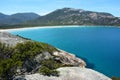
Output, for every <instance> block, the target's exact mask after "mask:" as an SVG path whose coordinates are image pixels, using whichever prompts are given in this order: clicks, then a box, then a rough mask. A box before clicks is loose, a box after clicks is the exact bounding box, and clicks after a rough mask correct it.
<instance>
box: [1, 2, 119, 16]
mask: <svg viewBox="0 0 120 80" xmlns="http://www.w3.org/2000/svg"><path fill="white" fill-rule="evenodd" d="M64 7H69V8H76V9H84V10H89V11H97V12H108V13H111V14H113V15H114V16H117V17H120V0H0V12H1V13H4V14H8V15H10V14H14V13H23V12H34V13H37V14H39V15H45V14H48V13H50V12H52V11H54V10H56V9H61V8H64Z"/></svg>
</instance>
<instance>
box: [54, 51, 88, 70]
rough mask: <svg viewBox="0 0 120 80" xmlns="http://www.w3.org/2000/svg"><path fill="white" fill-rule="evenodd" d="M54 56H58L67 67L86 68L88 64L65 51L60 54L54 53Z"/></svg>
mask: <svg viewBox="0 0 120 80" xmlns="http://www.w3.org/2000/svg"><path fill="white" fill-rule="evenodd" d="M53 55H54V56H58V57H59V58H60V59H59V60H60V61H61V62H62V63H64V64H66V65H73V66H79V67H82V68H84V67H85V66H86V63H85V62H84V61H83V60H82V59H80V58H77V57H76V56H75V55H74V54H71V53H68V52H65V51H63V50H60V52H54V53H53Z"/></svg>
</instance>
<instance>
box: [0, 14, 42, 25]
mask: <svg viewBox="0 0 120 80" xmlns="http://www.w3.org/2000/svg"><path fill="white" fill-rule="evenodd" d="M38 17H40V16H39V15H38V14H35V13H16V14H13V15H5V14H2V13H0V26H6V25H15V24H20V23H23V22H25V21H29V20H34V19H37V18H38Z"/></svg>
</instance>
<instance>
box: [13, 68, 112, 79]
mask: <svg viewBox="0 0 120 80" xmlns="http://www.w3.org/2000/svg"><path fill="white" fill-rule="evenodd" d="M57 70H58V71H59V72H60V76H59V77H54V76H50V77H48V76H43V75H40V74H38V73H36V74H32V75H25V76H24V77H22V76H17V77H16V78H17V79H22V80H111V79H110V78H108V77H106V76H105V75H103V74H101V73H99V72H96V71H94V70H92V69H87V68H80V67H63V68H59V69H57ZM15 80H16V79H15Z"/></svg>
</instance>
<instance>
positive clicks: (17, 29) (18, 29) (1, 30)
mask: <svg viewBox="0 0 120 80" xmlns="http://www.w3.org/2000/svg"><path fill="white" fill-rule="evenodd" d="M70 27H95V26H94V25H64V26H62V25H58V26H36V27H24V28H13V29H0V32H9V31H24V30H32V29H45V28H70ZM97 27H101V26H97ZM104 27H106V26H104ZM107 27H113V26H107ZM117 28H119V27H117Z"/></svg>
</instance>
